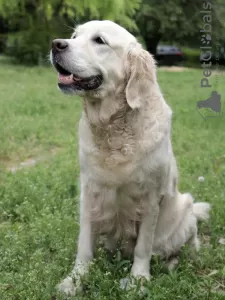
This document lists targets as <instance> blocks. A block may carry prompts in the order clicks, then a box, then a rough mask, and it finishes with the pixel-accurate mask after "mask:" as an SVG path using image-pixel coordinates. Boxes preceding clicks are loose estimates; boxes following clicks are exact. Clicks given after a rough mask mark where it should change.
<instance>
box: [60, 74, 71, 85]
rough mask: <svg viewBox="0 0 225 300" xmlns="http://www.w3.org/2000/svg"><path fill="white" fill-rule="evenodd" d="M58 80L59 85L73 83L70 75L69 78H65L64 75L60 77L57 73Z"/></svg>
mask: <svg viewBox="0 0 225 300" xmlns="http://www.w3.org/2000/svg"><path fill="white" fill-rule="evenodd" d="M58 80H59V83H63V84H71V83H73V74H71V75H69V76H65V75H62V74H60V73H59V74H58Z"/></svg>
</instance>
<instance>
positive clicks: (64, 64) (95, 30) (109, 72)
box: [50, 21, 155, 107]
mask: <svg viewBox="0 0 225 300" xmlns="http://www.w3.org/2000/svg"><path fill="white" fill-rule="evenodd" d="M50 57H51V62H52V64H53V65H54V66H55V68H56V70H57V71H58V86H59V88H60V89H61V90H62V91H63V92H65V93H76V94H79V95H82V96H83V95H86V94H88V95H90V94H91V95H97V96H99V97H100V98H101V97H105V96H106V95H107V93H113V92H115V91H116V89H117V87H118V86H119V85H120V84H121V82H122V83H124V82H125V85H126V98H127V101H128V104H129V105H130V106H131V107H138V106H139V105H140V103H139V102H140V99H139V98H140V97H141V96H142V95H143V94H144V93H145V92H146V90H147V89H148V88H149V84H148V82H147V81H148V80H149V79H151V80H153V79H154V74H155V73H154V61H153V59H152V57H151V55H150V54H149V53H148V52H147V51H145V50H143V49H142V47H141V46H140V44H139V43H138V42H137V40H136V39H135V37H134V36H133V35H132V34H130V33H129V32H128V31H127V30H125V29H124V28H122V27H121V26H119V25H117V24H115V23H113V22H111V21H91V22H88V23H85V24H83V25H80V26H78V27H77V28H76V29H75V32H74V33H73V35H72V37H71V39H55V40H53V42H52V50H51V55H50Z"/></svg>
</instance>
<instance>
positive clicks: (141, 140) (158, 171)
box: [59, 21, 209, 295]
mask: <svg viewBox="0 0 225 300" xmlns="http://www.w3.org/2000/svg"><path fill="white" fill-rule="evenodd" d="M76 31H77V35H78V36H77V38H76V39H74V40H68V41H69V43H70V45H69V47H70V48H69V52H68V53H66V54H63V55H64V56H63V57H62V63H63V65H64V66H65V67H66V66H69V67H70V70H74V73H76V74H77V72H78V71H79V70H81V69H82V71H80V72H81V73H82V74H85V75H86V76H87V75H88V76H91V75H95V73H96V70H100V71H101V72H102V74H103V75H104V82H103V84H102V86H101V87H100V88H99V89H98V90H96V91H89V92H85V91H83V92H80V95H81V96H82V97H83V113H82V117H81V120H80V124H79V159H80V179H81V196H80V234H79V240H78V253H77V258H76V263H75V267H74V269H73V271H72V273H71V276H69V277H67V278H66V279H65V280H64V281H63V282H62V283H61V284H60V285H59V289H60V290H61V291H63V292H65V293H67V294H72V295H75V293H76V291H77V289H79V288H80V276H82V275H83V274H84V273H85V272H87V271H88V264H89V262H90V261H91V260H92V258H93V253H94V247H95V242H96V240H97V238H98V237H99V236H101V235H103V236H104V237H105V240H106V246H107V247H108V248H110V250H112V251H113V250H114V248H115V247H116V246H117V245H118V243H119V244H120V245H121V248H122V249H123V250H124V252H125V253H129V254H132V255H133V266H132V270H131V274H132V275H133V276H134V277H140V276H143V277H145V278H146V279H149V278H150V268H149V263H150V260H151V256H152V254H153V253H156V254H159V255H161V256H162V257H164V258H166V259H169V258H170V257H171V256H174V255H177V254H178V253H179V251H180V249H181V247H182V246H183V245H185V244H186V243H190V244H192V245H193V246H194V247H196V248H198V244H199V242H198V238H197V219H198V218H204V219H206V218H207V216H208V210H209V206H208V204H204V203H202V204H193V198H192V196H191V195H190V194H181V193H179V192H178V190H177V184H178V172H177V166H176V160H175V158H174V155H173V150H172V146H171V140H170V131H171V116H172V112H171V109H170V107H169V106H168V105H167V103H166V102H165V100H164V98H163V95H162V93H161V91H160V88H159V86H158V83H157V77H156V66H155V62H154V59H153V57H152V56H151V54H149V53H148V52H147V51H145V50H143V48H142V47H141V45H140V44H139V43H138V42H137V41H136V39H135V38H134V37H133V36H132V35H131V34H130V33H128V32H127V31H126V30H125V29H123V28H122V27H120V26H118V25H116V24H115V23H113V22H110V21H92V22H88V23H86V24H84V25H81V26H79V27H78V28H77V29H76ZM96 34H100V35H102V36H103V37H104V38H105V39H106V40H107V43H108V44H109V45H107V46H101V49H100V48H99V47H98V46H97V45H94V44H93V42H92V41H91V37H92V36H93V35H96ZM104 47H105V48H104ZM195 206H196V208H195ZM72 277H74V278H75V279H76V285H74V283H73V280H72V279H71V278H72Z"/></svg>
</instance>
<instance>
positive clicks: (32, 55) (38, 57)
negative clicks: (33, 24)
mask: <svg viewBox="0 0 225 300" xmlns="http://www.w3.org/2000/svg"><path fill="white" fill-rule="evenodd" d="M51 40H52V36H51V34H50V32H49V31H48V30H46V29H44V28H33V29H30V30H27V31H22V32H21V31H20V32H18V33H16V34H15V33H14V34H10V35H9V36H8V40H7V45H6V51H5V52H6V54H7V55H10V56H12V57H14V58H15V59H16V61H17V62H18V63H22V64H26V65H38V64H39V65H40V64H45V63H47V56H48V54H49V50H50V41H51Z"/></svg>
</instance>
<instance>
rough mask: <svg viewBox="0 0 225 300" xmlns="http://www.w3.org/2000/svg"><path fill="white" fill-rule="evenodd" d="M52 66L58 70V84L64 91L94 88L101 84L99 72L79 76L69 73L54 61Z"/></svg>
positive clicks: (101, 79) (101, 78) (101, 77)
mask: <svg viewBox="0 0 225 300" xmlns="http://www.w3.org/2000/svg"><path fill="white" fill-rule="evenodd" d="M54 66H55V68H56V70H57V71H58V86H59V88H60V89H62V90H63V91H65V92H70V91H76V90H86V91H90V90H95V89H97V88H98V87H99V86H100V85H101V84H102V81H103V76H102V75H101V74H100V75H95V76H90V77H87V78H81V77H78V76H77V75H75V74H72V73H70V72H69V71H67V70H66V69H64V68H63V67H62V66H61V65H60V64H58V63H54Z"/></svg>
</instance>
